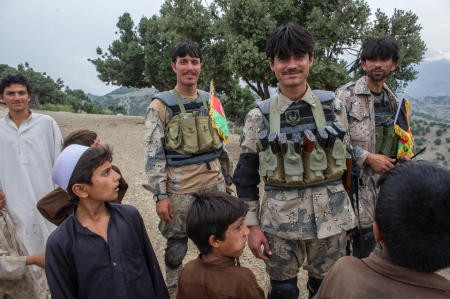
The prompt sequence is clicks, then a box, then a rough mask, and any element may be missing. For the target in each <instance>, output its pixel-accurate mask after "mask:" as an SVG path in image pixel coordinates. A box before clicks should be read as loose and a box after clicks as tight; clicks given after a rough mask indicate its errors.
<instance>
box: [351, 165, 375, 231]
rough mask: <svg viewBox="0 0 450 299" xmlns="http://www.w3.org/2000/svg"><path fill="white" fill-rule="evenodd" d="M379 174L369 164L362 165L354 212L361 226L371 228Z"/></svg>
mask: <svg viewBox="0 0 450 299" xmlns="http://www.w3.org/2000/svg"><path fill="white" fill-rule="evenodd" d="M379 178H380V175H379V174H377V173H375V172H373V171H372V169H371V168H370V167H369V166H366V167H364V169H363V170H362V171H361V175H360V179H359V186H358V189H359V206H358V211H355V214H356V215H358V216H359V223H358V225H360V227H361V228H372V223H373V221H374V218H375V205H376V201H377V198H378V188H377V186H376V185H377V182H378V180H379Z"/></svg>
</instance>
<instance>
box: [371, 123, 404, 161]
mask: <svg viewBox="0 0 450 299" xmlns="http://www.w3.org/2000/svg"><path fill="white" fill-rule="evenodd" d="M375 131H376V142H375V153H377V154H381V155H386V156H388V157H391V158H396V157H397V150H398V141H399V137H398V135H397V134H395V131H394V123H392V125H388V126H386V125H384V124H383V123H381V124H377V126H376V127H375Z"/></svg>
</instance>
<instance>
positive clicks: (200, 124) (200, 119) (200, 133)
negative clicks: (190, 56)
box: [153, 90, 222, 167]
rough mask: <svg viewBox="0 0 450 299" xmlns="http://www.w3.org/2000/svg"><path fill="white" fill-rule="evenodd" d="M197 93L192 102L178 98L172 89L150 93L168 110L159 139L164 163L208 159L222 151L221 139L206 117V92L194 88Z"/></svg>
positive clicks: (182, 162) (217, 155) (173, 164)
mask: <svg viewBox="0 0 450 299" xmlns="http://www.w3.org/2000/svg"><path fill="white" fill-rule="evenodd" d="M198 94H199V97H198V98H197V99H195V100H192V101H187V100H184V99H182V98H181V96H180V94H179V93H178V92H177V91H176V90H173V91H172V92H170V91H166V92H162V93H159V94H157V95H155V96H153V99H155V98H157V99H159V100H161V101H162V102H163V103H164V104H165V105H166V106H167V108H168V111H169V122H168V124H167V125H166V129H165V135H164V136H165V137H164V142H163V143H164V149H165V154H166V159H167V164H168V165H171V166H175V167H177V166H183V165H188V164H195V163H202V162H209V161H212V160H215V159H217V158H218V157H219V156H220V154H221V153H222V139H221V137H220V136H219V134H218V133H217V130H216V129H215V128H214V127H213V126H212V123H211V119H210V117H209V110H208V101H207V100H208V99H209V94H208V93H207V92H205V91H202V90H198ZM205 98H206V99H205ZM202 109H203V110H202ZM202 111H203V113H202Z"/></svg>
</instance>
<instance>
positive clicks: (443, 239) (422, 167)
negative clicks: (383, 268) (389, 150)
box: [375, 161, 450, 272]
mask: <svg viewBox="0 0 450 299" xmlns="http://www.w3.org/2000/svg"><path fill="white" fill-rule="evenodd" d="M379 185H380V187H381V188H380V193H379V197H378V202H377V204H376V208H375V221H376V222H377V224H378V227H379V228H380V230H381V232H382V234H383V237H384V241H385V242H386V244H385V246H386V247H387V252H388V255H389V258H390V259H391V260H392V261H393V262H394V263H396V264H398V265H400V266H403V267H406V268H410V269H414V270H416V271H420V272H435V271H437V270H439V269H442V268H445V267H448V266H450V250H449V248H450V217H449V215H450V170H448V169H446V168H444V167H442V166H439V165H437V164H433V163H431V162H426V161H419V162H406V163H403V164H402V165H399V166H397V167H394V168H393V169H392V170H390V171H389V172H387V173H386V174H384V175H383V176H382V177H381V178H380V180H379Z"/></svg>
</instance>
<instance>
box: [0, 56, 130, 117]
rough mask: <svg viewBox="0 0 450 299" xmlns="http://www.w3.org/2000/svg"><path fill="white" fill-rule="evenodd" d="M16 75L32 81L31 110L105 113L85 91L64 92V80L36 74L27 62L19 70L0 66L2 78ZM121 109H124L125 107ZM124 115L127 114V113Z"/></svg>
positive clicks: (67, 88) (18, 67)
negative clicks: (18, 74)
mask: <svg viewBox="0 0 450 299" xmlns="http://www.w3.org/2000/svg"><path fill="white" fill-rule="evenodd" d="M16 73H20V74H23V75H24V76H25V77H27V79H28V80H29V81H30V84H31V86H32V94H31V102H30V107H31V108H39V109H42V110H51V111H69V112H80V111H81V110H84V111H85V112H87V113H97V114H102V113H104V112H103V109H102V108H101V107H100V106H99V105H98V104H95V103H91V100H90V99H89V97H88V96H87V95H86V94H85V93H84V91H83V90H81V89H70V88H69V87H68V86H66V87H65V89H64V91H62V89H63V88H64V81H63V80H61V79H60V78H58V79H56V81H55V80H53V79H52V78H51V77H50V76H48V75H47V74H46V73H45V72H43V73H41V72H36V71H35V70H34V69H33V68H32V67H30V65H29V64H28V63H27V62H25V63H24V64H19V65H18V66H17V69H16V68H13V67H10V66H8V65H6V64H0V78H1V77H3V76H4V75H6V74H16ZM83 103H84V105H83ZM120 108H122V109H123V107H120ZM120 108H119V107H118V108H117V109H119V110H120V111H122V110H121V109H120ZM115 113H122V112H115ZM123 114H126V112H125V113H123Z"/></svg>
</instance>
